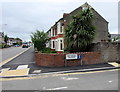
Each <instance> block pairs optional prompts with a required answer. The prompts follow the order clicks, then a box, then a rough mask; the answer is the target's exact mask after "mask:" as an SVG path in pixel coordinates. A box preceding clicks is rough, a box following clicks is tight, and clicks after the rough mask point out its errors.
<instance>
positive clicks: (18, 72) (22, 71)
mask: <svg viewBox="0 0 120 92" xmlns="http://www.w3.org/2000/svg"><path fill="white" fill-rule="evenodd" d="M29 70H30V69H29V68H28V69H19V70H9V71H4V72H1V73H0V77H15V76H25V75H28V73H29Z"/></svg>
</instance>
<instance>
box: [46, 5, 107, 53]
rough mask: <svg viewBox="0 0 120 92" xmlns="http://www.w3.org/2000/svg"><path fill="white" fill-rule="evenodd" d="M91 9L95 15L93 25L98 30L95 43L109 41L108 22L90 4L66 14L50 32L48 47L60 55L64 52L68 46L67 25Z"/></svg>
mask: <svg viewBox="0 0 120 92" xmlns="http://www.w3.org/2000/svg"><path fill="white" fill-rule="evenodd" d="M88 8H90V9H91V10H92V12H93V14H94V21H93V24H94V25H95V28H96V35H95V38H94V40H93V43H98V42H101V41H104V42H107V41H108V22H107V21H106V20H105V19H104V18H103V17H102V16H101V15H100V14H99V13H98V12H97V11H95V9H93V8H92V7H91V6H90V5H89V4H88V3H85V4H83V5H82V6H80V7H78V8H77V9H75V10H73V11H72V12H70V13H64V14H63V17H62V18H61V19H59V20H58V21H57V22H56V23H55V24H54V25H53V26H52V27H51V28H50V29H49V30H48V31H47V33H48V36H49V42H48V43H47V47H50V48H51V49H52V50H55V51H57V52H58V53H60V52H64V47H65V46H67V44H65V43H64V32H65V28H66V27H67V25H68V24H69V23H70V22H71V21H72V17H71V16H74V15H76V14H78V13H79V12H80V11H84V10H85V9H88Z"/></svg>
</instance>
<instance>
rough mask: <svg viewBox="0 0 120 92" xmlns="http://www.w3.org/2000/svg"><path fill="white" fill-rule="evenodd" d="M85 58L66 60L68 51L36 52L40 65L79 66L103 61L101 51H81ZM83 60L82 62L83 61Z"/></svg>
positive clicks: (36, 58)
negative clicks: (55, 52)
mask: <svg viewBox="0 0 120 92" xmlns="http://www.w3.org/2000/svg"><path fill="white" fill-rule="evenodd" d="M77 54H78V55H80V54H83V58H82V59H81V60H80V59H79V60H67V61H66V60H65V56H66V53H57V54H44V53H35V62H36V64H37V65H39V66H47V67H64V66H78V65H85V64H98V63H102V61H101V54H100V53H99V52H81V53H77ZM81 62H82V63H81Z"/></svg>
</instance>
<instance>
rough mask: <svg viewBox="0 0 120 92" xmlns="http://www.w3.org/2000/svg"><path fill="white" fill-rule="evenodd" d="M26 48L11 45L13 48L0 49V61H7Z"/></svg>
mask: <svg viewBox="0 0 120 92" xmlns="http://www.w3.org/2000/svg"><path fill="white" fill-rule="evenodd" d="M26 49H27V48H22V47H11V48H5V49H0V56H2V60H0V62H2V61H5V60H7V59H9V58H11V57H13V56H15V55H17V54H19V53H20V52H22V51H24V50H26Z"/></svg>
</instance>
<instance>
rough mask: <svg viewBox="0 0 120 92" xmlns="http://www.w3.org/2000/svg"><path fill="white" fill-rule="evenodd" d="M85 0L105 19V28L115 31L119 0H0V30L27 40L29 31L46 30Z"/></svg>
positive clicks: (116, 28) (112, 32) (113, 32)
mask: <svg viewBox="0 0 120 92" xmlns="http://www.w3.org/2000/svg"><path fill="white" fill-rule="evenodd" d="M10 1H11V2H10ZM86 1H87V2H88V3H89V4H90V5H91V6H92V7H93V8H94V9H95V10H96V11H97V12H98V13H99V14H100V15H102V16H103V17H104V18H105V19H106V20H107V21H108V22H109V32H110V33H111V34H117V33H118V1H119V0H100V1H99V0H96V1H97V2H96V1H95V0H36V1H35V0H24V1H22V0H9V2H8V0H4V1H1V2H0V14H1V15H0V20H1V19H2V22H1V21H0V30H1V31H4V32H5V34H7V35H8V36H9V37H19V38H21V39H22V40H23V41H29V40H30V34H31V32H35V30H37V29H38V30H44V31H45V32H46V31H48V30H49V29H50V27H51V26H52V25H53V24H54V23H55V22H56V21H57V20H58V19H60V18H61V17H62V16H63V13H69V12H71V11H73V10H74V9H76V8H78V7H79V6H81V5H82V4H84V3H85V2H86Z"/></svg>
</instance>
